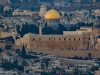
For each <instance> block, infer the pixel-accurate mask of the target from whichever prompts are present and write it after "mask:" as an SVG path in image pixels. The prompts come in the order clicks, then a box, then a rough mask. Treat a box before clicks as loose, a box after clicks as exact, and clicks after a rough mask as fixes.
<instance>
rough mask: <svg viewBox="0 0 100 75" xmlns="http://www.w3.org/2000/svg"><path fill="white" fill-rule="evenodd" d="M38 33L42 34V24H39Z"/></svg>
mask: <svg viewBox="0 0 100 75" xmlns="http://www.w3.org/2000/svg"><path fill="white" fill-rule="evenodd" d="M39 35H42V24H40V25H39Z"/></svg>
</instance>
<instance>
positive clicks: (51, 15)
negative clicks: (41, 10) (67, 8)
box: [45, 9, 60, 20]
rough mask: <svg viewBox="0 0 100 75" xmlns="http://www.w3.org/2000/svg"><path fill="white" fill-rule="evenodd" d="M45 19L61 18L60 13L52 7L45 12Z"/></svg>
mask: <svg viewBox="0 0 100 75" xmlns="http://www.w3.org/2000/svg"><path fill="white" fill-rule="evenodd" d="M45 19H46V20H49V19H60V14H59V13H58V12H57V11H56V10H55V9H51V10H49V11H48V12H47V13H46V14H45Z"/></svg>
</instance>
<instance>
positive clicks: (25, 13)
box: [13, 9, 38, 17]
mask: <svg viewBox="0 0 100 75" xmlns="http://www.w3.org/2000/svg"><path fill="white" fill-rule="evenodd" d="M34 14H35V15H38V12H32V11H28V10H19V9H16V10H14V12H13V16H31V17H32V16H33V15H34Z"/></svg>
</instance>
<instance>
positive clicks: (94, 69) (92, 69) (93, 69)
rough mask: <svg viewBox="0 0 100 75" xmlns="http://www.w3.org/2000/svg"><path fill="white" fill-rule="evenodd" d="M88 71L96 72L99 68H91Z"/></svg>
mask: <svg viewBox="0 0 100 75" xmlns="http://www.w3.org/2000/svg"><path fill="white" fill-rule="evenodd" d="M90 70H91V71H93V72H94V71H96V70H99V68H98V67H97V66H93V67H92V68H91V69H90Z"/></svg>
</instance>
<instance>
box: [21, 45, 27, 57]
mask: <svg viewBox="0 0 100 75" xmlns="http://www.w3.org/2000/svg"><path fill="white" fill-rule="evenodd" d="M21 55H22V57H25V55H26V51H25V46H24V45H23V46H22V51H21Z"/></svg>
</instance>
